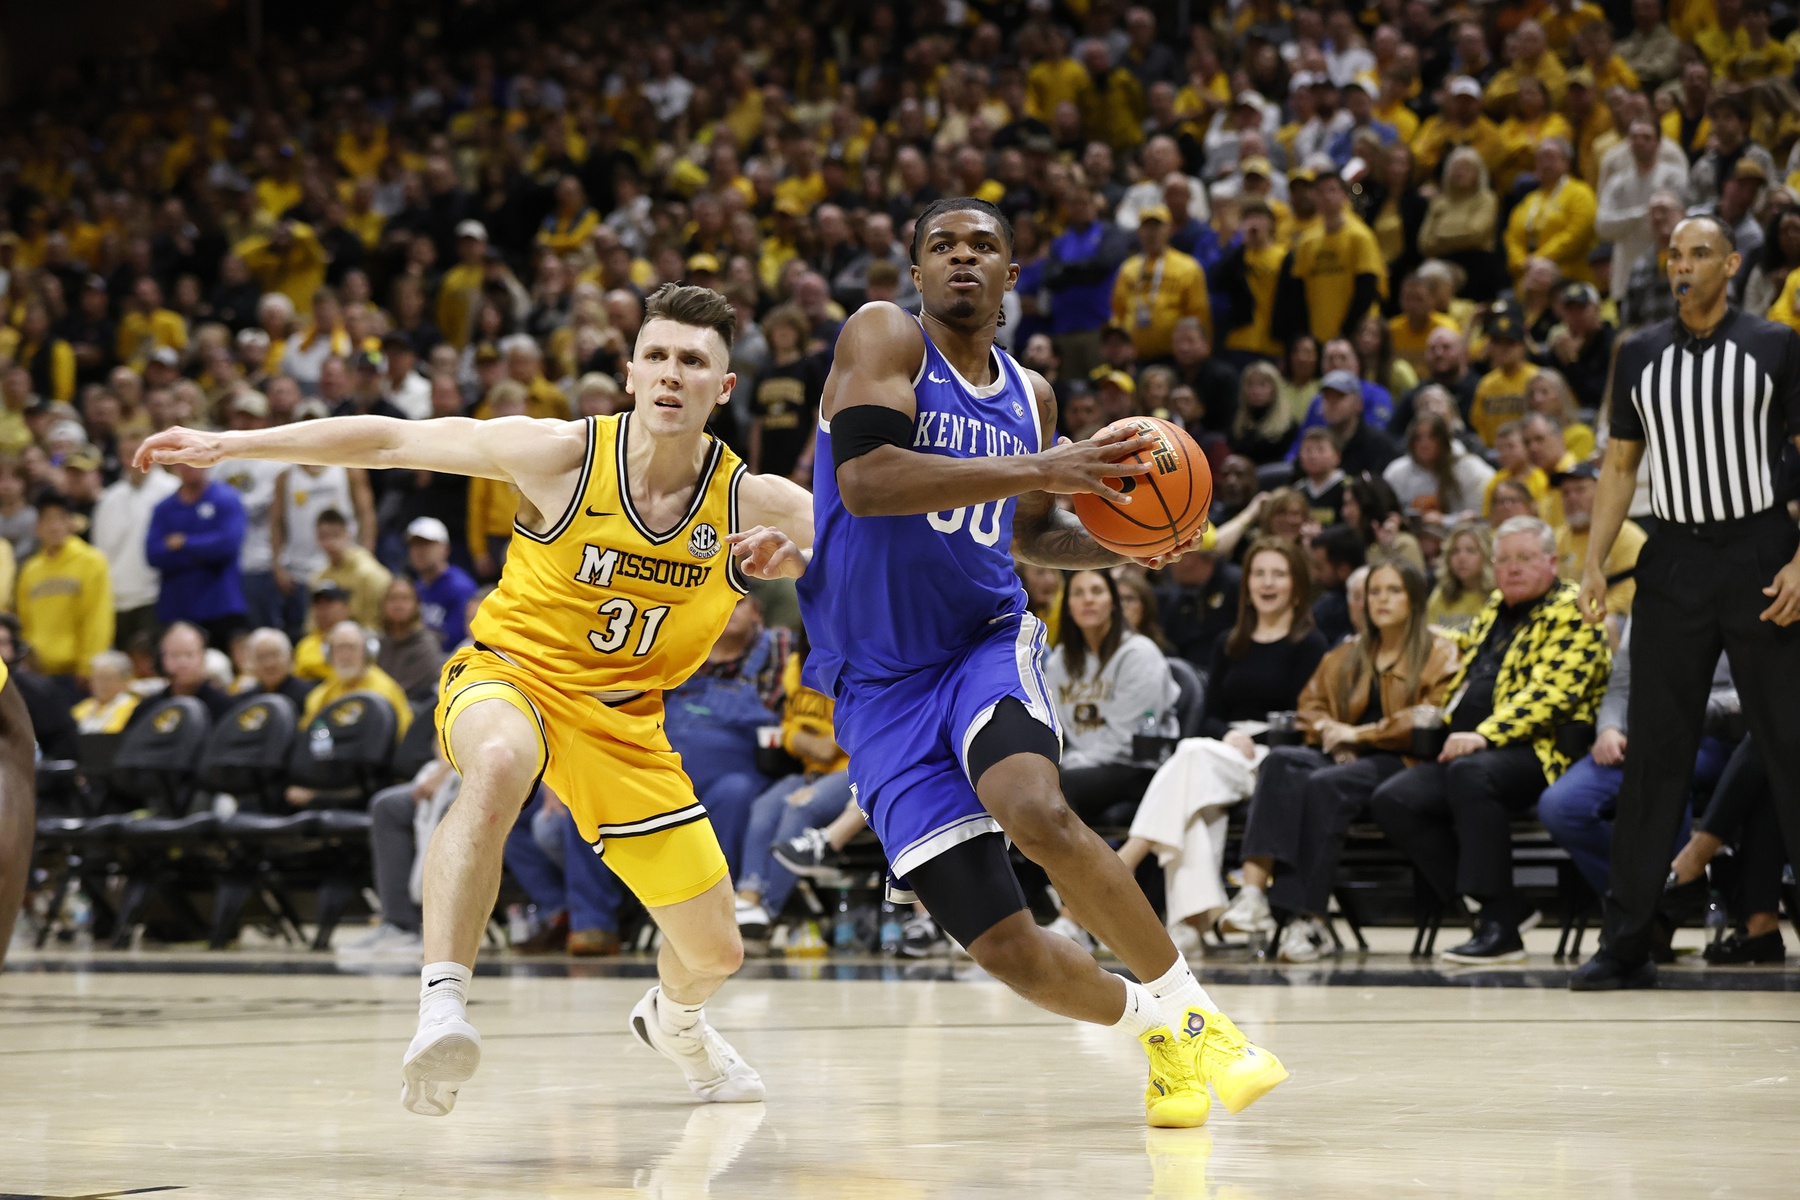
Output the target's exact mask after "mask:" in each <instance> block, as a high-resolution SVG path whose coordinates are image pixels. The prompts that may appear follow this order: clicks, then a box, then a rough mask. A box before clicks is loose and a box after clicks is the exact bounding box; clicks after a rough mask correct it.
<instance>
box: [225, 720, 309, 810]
mask: <svg viewBox="0 0 1800 1200" xmlns="http://www.w3.org/2000/svg"><path fill="white" fill-rule="evenodd" d="M298 725H299V712H298V710H297V709H295V707H294V702H293V701H292V700H290V699H288V698H287V697H286V696H283V695H279V694H276V693H267V694H264V695H260V696H248V697H246V698H245V699H243V700H241V701H239V702H238V703H237V704H235V705H233V706H232V707H231V708H230V709H227V710H226V712H225V715H224V716H222V717H220V718H219V723H218V725H217V726H216V727H214V729H213V731H212V733H211V734H210V735H209V736H208V737H207V739H206V749H205V750H204V752H203V753H202V754H201V756H200V785H201V786H202V787H204V788H207V789H209V790H211V791H215V792H229V793H231V794H232V795H233V796H236V797H237V800H238V807H239V808H240V810H243V809H249V810H253V811H255V812H260V813H277V812H283V811H285V809H286V805H284V804H283V803H282V800H281V794H282V790H283V789H284V788H285V786H286V782H287V771H288V761H289V759H290V758H291V757H292V756H293V750H294V733H295V730H296V729H297V727H298Z"/></svg>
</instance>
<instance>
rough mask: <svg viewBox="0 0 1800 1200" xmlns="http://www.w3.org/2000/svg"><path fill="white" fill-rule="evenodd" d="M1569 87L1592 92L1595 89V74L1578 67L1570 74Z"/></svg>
mask: <svg viewBox="0 0 1800 1200" xmlns="http://www.w3.org/2000/svg"><path fill="white" fill-rule="evenodd" d="M1568 86H1569V87H1579V88H1588V89H1590V90H1591V89H1592V88H1593V87H1594V73H1593V72H1592V71H1590V70H1588V69H1587V68H1586V67H1576V68H1575V69H1574V70H1573V71H1570V72H1569V81H1568Z"/></svg>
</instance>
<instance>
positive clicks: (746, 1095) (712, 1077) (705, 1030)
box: [631, 985, 765, 1104]
mask: <svg viewBox="0 0 1800 1200" xmlns="http://www.w3.org/2000/svg"><path fill="white" fill-rule="evenodd" d="M661 997H662V988H661V986H660V985H659V986H657V987H653V988H651V989H650V990H649V991H648V992H646V993H644V998H643V999H642V1000H639V1001H638V1002H637V1004H636V1006H635V1007H633V1008H632V1010H631V1031H632V1032H633V1033H635V1034H636V1035H637V1038H638V1041H640V1042H642V1043H644V1045H646V1046H648V1047H650V1048H651V1049H652V1050H654V1051H656V1052H657V1053H658V1054H660V1055H662V1056H663V1057H664V1058H666V1059H668V1060H669V1061H670V1062H672V1063H674V1064H675V1065H676V1066H678V1067H680V1068H681V1073H682V1074H683V1075H685V1076H686V1077H687V1084H688V1087H689V1089H690V1090H692V1091H693V1093H694V1095H696V1096H698V1097H700V1098H701V1099H702V1100H709V1101H711V1102H713V1103H714V1104H754V1103H756V1102H757V1101H758V1100H761V1099H762V1098H763V1096H764V1095H765V1089H764V1088H763V1081H762V1076H760V1075H758V1074H757V1073H756V1070H755V1068H753V1067H752V1066H751V1065H750V1064H749V1063H747V1062H745V1061H744V1059H743V1056H742V1055H740V1054H739V1053H738V1052H737V1051H736V1050H733V1049H732V1048H731V1043H729V1042H727V1041H726V1040H725V1039H724V1038H722V1037H720V1036H719V1033H718V1030H716V1029H714V1028H713V1027H712V1026H711V1025H708V1024H707V1023H706V1020H705V1019H704V1018H702V1019H701V1020H700V1021H699V1022H698V1023H697V1024H695V1026H694V1027H693V1028H692V1029H685V1030H682V1031H681V1032H680V1033H670V1032H669V1031H668V1030H666V1029H664V1028H663V1026H662V1021H661V1020H660V1019H659V1018H658V1017H657V1015H656V1004H657V1001H658V1000H659V999H661Z"/></svg>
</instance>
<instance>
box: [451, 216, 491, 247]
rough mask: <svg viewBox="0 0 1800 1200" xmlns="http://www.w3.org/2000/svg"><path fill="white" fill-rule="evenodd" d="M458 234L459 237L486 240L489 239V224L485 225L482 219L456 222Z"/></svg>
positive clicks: (479, 240)
mask: <svg viewBox="0 0 1800 1200" xmlns="http://www.w3.org/2000/svg"><path fill="white" fill-rule="evenodd" d="M456 236H457V237H459V238H474V239H475V240H476V241H478V242H485V241H487V226H486V225H483V224H482V223H481V222H480V221H474V220H470V221H458V222H457V223H456Z"/></svg>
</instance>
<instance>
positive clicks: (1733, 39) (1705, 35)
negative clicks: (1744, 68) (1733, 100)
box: [1692, 0, 1750, 79]
mask: <svg viewBox="0 0 1800 1200" xmlns="http://www.w3.org/2000/svg"><path fill="white" fill-rule="evenodd" d="M1692 41H1693V44H1694V47H1695V48H1696V49H1698V50H1699V51H1700V53H1701V54H1702V55H1704V56H1705V57H1706V63H1707V65H1708V66H1710V67H1711V68H1712V73H1713V76H1714V77H1715V78H1718V79H1729V78H1730V77H1731V64H1732V63H1734V62H1736V61H1737V58H1738V56H1739V55H1740V54H1742V53H1744V51H1746V50H1748V49H1749V48H1750V34H1749V31H1748V30H1746V29H1745V28H1744V0H1713V19H1712V23H1711V24H1709V25H1707V26H1705V27H1704V28H1702V29H1700V30H1699V31H1698V32H1696V33H1695V34H1694V36H1693V39H1692Z"/></svg>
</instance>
